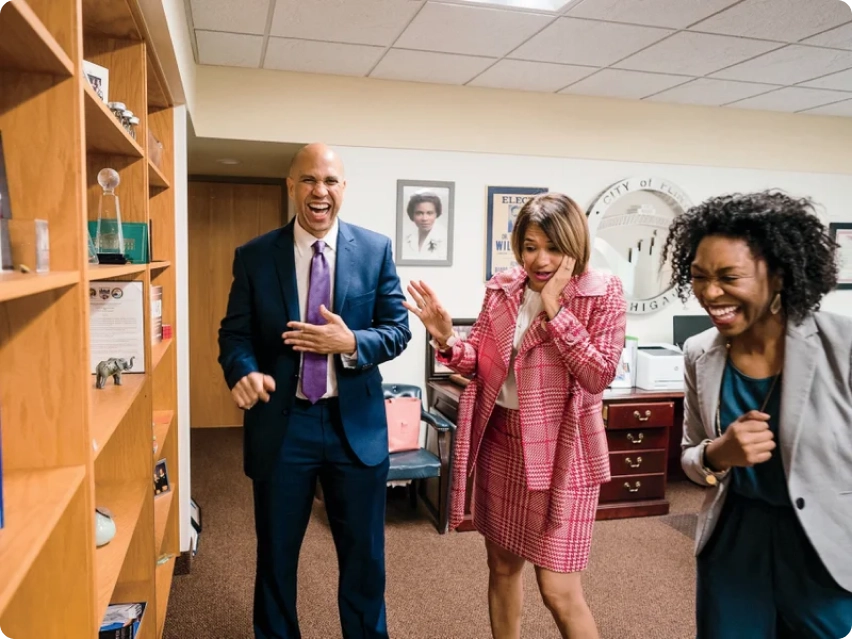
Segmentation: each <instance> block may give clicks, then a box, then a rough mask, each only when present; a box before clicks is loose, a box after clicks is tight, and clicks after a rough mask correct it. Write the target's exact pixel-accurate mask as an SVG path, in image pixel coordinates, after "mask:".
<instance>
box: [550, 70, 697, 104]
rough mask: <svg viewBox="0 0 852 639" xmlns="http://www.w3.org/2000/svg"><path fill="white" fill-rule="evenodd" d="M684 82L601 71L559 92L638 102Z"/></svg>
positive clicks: (654, 75) (677, 78)
mask: <svg viewBox="0 0 852 639" xmlns="http://www.w3.org/2000/svg"><path fill="white" fill-rule="evenodd" d="M684 82H689V78H687V77H684V76H678V75H665V74H662V73H644V72H642V71H622V70H621V69H601V70H600V71H598V72H597V73H595V74H594V75H592V76H589V77H588V78H585V79H583V80H580V81H579V82H577V83H575V84H572V85H571V86H570V87H568V88H566V89H564V90H562V91H560V93H575V94H578V95H600V96H604V97H609V98H626V99H632V100H640V99H642V98H644V97H645V96H648V95H651V94H653V93H657V92H658V91H662V90H663V89H668V88H669V87H673V86H675V85H678V84H683V83H684Z"/></svg>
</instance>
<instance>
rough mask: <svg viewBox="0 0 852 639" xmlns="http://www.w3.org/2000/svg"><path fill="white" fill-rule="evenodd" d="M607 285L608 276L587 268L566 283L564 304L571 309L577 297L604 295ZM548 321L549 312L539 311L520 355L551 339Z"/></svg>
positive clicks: (524, 339)
mask: <svg viewBox="0 0 852 639" xmlns="http://www.w3.org/2000/svg"><path fill="white" fill-rule="evenodd" d="M606 285H607V281H606V278H605V277H604V276H603V275H602V274H600V273H598V272H597V271H593V270H587V271H586V272H585V273H583V274H582V275H580V276H579V277H573V278H571V280H570V281H569V282H568V284H566V285H565V288H564V289H563V291H562V295H561V303H562V306H564V307H565V308H569V309H570V308H571V306H572V302H573V300H575V299H577V298H583V297H600V296H602V295H606ZM517 315H518V312H517V309H516V310H515V317H516V318H517ZM546 321H547V313H546V312H544V311H542V312H541V313H539V314H538V315H537V316H536V318H535V319H534V320H533V321H532V323H531V324H530V327H529V328H528V329H527V332H526V334H525V335H524V338H523V340H521V347H520V348H519V349H518V355H519V356H520V355H521V354H522V353H525V352H526V351H528V350H530V349H531V348H535V347H536V346H538V345H539V344H541V343H542V342H545V341H547V340H548V339H550V336H549V334H548V332H547V328H545V322H546Z"/></svg>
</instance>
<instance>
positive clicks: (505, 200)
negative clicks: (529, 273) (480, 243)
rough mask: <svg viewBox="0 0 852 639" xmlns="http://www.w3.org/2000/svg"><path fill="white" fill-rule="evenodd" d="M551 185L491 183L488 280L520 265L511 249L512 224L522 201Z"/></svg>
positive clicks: (488, 216) (488, 197)
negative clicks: (502, 184) (499, 184)
mask: <svg viewBox="0 0 852 639" xmlns="http://www.w3.org/2000/svg"><path fill="white" fill-rule="evenodd" d="M549 190H550V189H548V188H547V187H539V186H489V187H488V194H487V204H488V206H487V208H488V215H487V221H486V232H487V240H486V241H487V245H486V251H485V281H486V282H487V281H488V280H490V279H491V278H492V277H494V275H495V274H496V273H499V272H501V271H507V270H509V269H511V268H514V267H515V266H517V261H516V260H515V254H514V253H513V252H512V228H513V226H514V222H515V219H516V218H517V217H518V213H519V212H520V210H521V208H522V207H523V205H524V204H525V203H526V201H527V200H529V199H530V198H531V197H532V196H534V195H538V194H539V193H547V192H548V191H549Z"/></svg>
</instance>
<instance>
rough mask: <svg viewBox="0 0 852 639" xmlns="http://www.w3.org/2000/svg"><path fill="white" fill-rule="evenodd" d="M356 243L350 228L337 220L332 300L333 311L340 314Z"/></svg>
mask: <svg viewBox="0 0 852 639" xmlns="http://www.w3.org/2000/svg"><path fill="white" fill-rule="evenodd" d="M357 247H358V243H357V242H356V241H355V236H354V235H353V234H352V229H350V228H349V225H348V224H346V223H345V222H338V229H337V264H335V266H334V301H333V303H332V306H333V307H334V308H333V309H332V312H333V313H337V314H338V315H340V311H341V310H342V309H343V304H344V302H346V293H348V292H349V281H350V279H351V275H352V274H353V273H355V254H356V253H357V250H356V249H357Z"/></svg>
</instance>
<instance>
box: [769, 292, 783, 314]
mask: <svg viewBox="0 0 852 639" xmlns="http://www.w3.org/2000/svg"><path fill="white" fill-rule="evenodd" d="M769 312H770V313H772V314H773V315H778V313H780V312H781V293H775V297H773V298H772V303H771V304H770V305H769Z"/></svg>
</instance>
